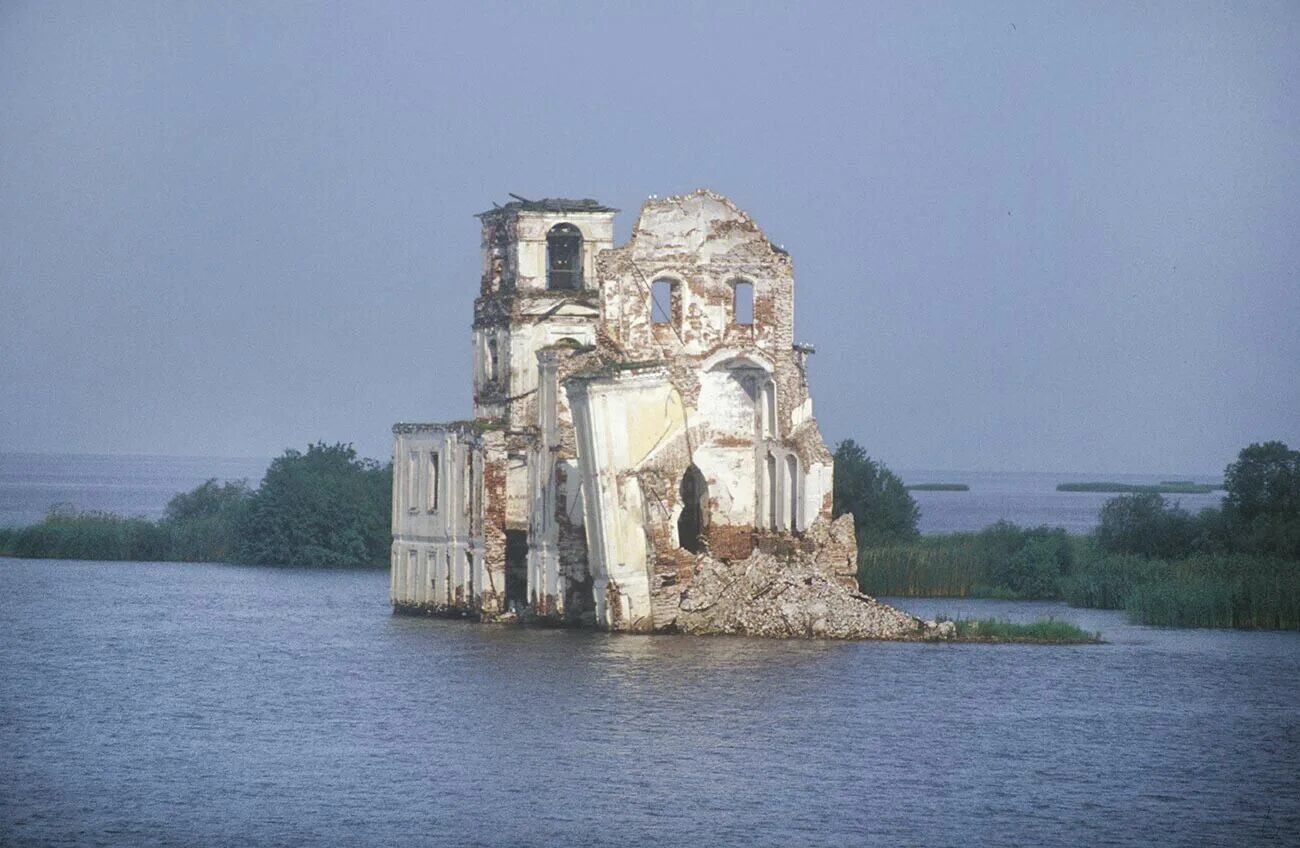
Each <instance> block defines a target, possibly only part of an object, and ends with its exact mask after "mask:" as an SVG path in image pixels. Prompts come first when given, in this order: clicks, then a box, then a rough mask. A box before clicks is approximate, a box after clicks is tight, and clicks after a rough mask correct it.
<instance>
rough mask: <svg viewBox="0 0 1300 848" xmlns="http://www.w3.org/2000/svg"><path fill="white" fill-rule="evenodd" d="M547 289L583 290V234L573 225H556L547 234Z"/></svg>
mask: <svg viewBox="0 0 1300 848" xmlns="http://www.w3.org/2000/svg"><path fill="white" fill-rule="evenodd" d="M546 287H547V288H548V289H556V290H565V289H580V288H582V233H581V232H580V231H579V230H578V228H577V227H575V226H573V225H572V224H556V225H555V226H554V227H551V231H550V232H549V233H547V234H546Z"/></svg>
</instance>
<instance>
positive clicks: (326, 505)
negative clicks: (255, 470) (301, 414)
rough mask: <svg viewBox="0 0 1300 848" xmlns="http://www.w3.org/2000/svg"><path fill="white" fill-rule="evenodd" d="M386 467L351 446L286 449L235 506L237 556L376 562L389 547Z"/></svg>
mask: <svg viewBox="0 0 1300 848" xmlns="http://www.w3.org/2000/svg"><path fill="white" fill-rule="evenodd" d="M392 488H393V478H392V467H391V466H383V465H380V464H379V463H377V462H374V461H373V460H368V459H358V458H357V453H356V451H355V450H353V448H352V446H351V445H345V444H335V445H326V444H324V443H318V444H314V445H310V446H309V447H308V448H307V452H306V453H300V452H298V451H296V450H287V451H285V453H284V456H281V457H278V458H277V459H275V460H274V461H272V463H271V467H270V468H268V469H267V472H266V476H265V477H264V478H263V479H262V485H261V486H260V487H258V489H257V491H256V492H254V493H253V495H252V497H251V498H250V499H249V501H248V504H247V506H246V507H245V508H244V509H243V510H242V511H241V512H240V519H239V524H238V529H237V536H238V540H239V541H238V545H237V546H236V549H235V554H236V556H237V557H238V558H239V559H240V560H241V561H244V562H252V563H260V564H270V565H303V566H324V567H364V566H373V567H383V566H387V565H388V553H389V549H390V547H391V546H392V530H391V521H392Z"/></svg>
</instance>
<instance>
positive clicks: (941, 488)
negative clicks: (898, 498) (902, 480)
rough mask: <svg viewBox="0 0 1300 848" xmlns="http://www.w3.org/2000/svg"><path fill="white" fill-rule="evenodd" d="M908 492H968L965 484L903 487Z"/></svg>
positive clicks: (916, 484)
mask: <svg viewBox="0 0 1300 848" xmlns="http://www.w3.org/2000/svg"><path fill="white" fill-rule="evenodd" d="M904 488H905V489H907V490H908V491H909V492H969V491H970V486H968V485H966V484H965V483H912V484H910V485H908V486H904Z"/></svg>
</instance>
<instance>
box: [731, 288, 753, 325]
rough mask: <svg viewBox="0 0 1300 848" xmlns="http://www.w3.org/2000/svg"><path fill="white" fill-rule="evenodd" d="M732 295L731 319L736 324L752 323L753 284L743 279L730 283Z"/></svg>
mask: <svg viewBox="0 0 1300 848" xmlns="http://www.w3.org/2000/svg"><path fill="white" fill-rule="evenodd" d="M732 287H733V289H734V295H733V299H732V303H731V310H732V312H731V314H732V316H733V317H732V320H733V321H735V322H736V323H737V324H744V325H749V324H753V323H754V284H753V283H747V282H744V281H740V282H735V283H732Z"/></svg>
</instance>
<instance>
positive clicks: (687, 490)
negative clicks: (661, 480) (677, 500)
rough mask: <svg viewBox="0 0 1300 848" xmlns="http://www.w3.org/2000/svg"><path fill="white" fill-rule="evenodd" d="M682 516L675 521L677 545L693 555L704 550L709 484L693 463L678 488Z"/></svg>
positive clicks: (707, 518)
mask: <svg viewBox="0 0 1300 848" xmlns="http://www.w3.org/2000/svg"><path fill="white" fill-rule="evenodd" d="M679 494H680V495H681V498H682V514H681V516H680V517H679V518H678V519H677V540H678V544H679V545H680V546H681V547H683V548H685V549H686V550H688V551H690V552H691V553H693V554H698V553H701V552H702V551H703V550H704V530H705V528H706V527H708V523H709V484H708V483H707V482H705V480H704V475H703V474H701V473H700V469H699V468H697V467H696V466H695V465H694V463H692V464H691V466H690V467H689V468H687V469H686V473H685V474H683V475H682V483H681V486H680V487H679Z"/></svg>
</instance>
